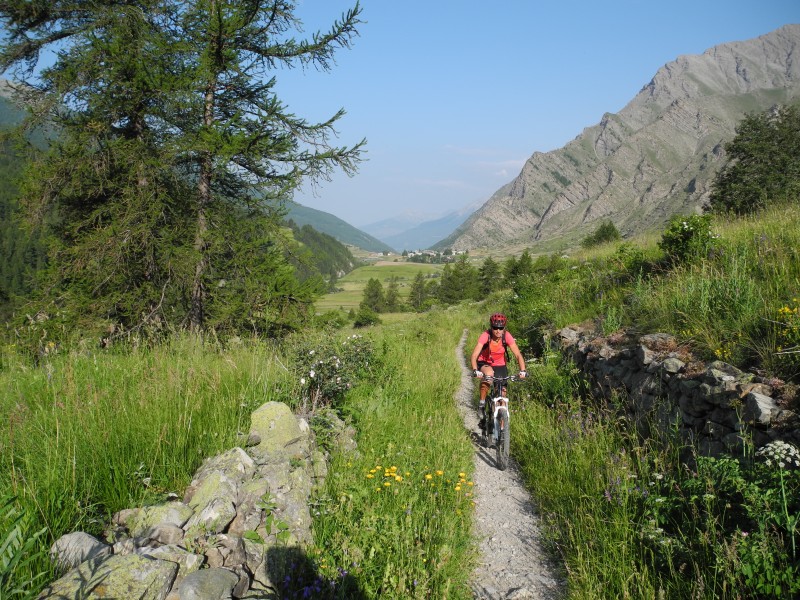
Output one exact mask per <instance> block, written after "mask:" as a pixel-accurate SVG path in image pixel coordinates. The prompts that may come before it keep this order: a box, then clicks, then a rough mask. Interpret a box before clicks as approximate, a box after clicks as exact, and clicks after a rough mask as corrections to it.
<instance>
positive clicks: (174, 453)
mask: <svg viewBox="0 0 800 600" xmlns="http://www.w3.org/2000/svg"><path fill="white" fill-rule="evenodd" d="M4 352H5V354H4V357H3V361H2V364H3V368H2V371H0V414H2V416H3V419H2V429H0V465H1V467H0V497H2V496H13V497H15V498H16V499H17V503H18V510H19V511H21V512H22V513H24V514H26V515H27V516H28V518H29V519H30V522H31V525H30V529H31V530H38V529H39V528H45V529H46V532H47V533H46V535H44V536H42V537H41V538H40V544H41V545H43V546H44V547H49V544H50V543H52V542H53V540H55V539H57V538H58V537H59V536H61V535H62V534H64V533H66V532H68V531H72V530H76V529H81V530H84V531H88V532H90V533H94V534H100V533H101V531H102V528H103V526H104V524H105V523H108V520H109V516H110V515H111V514H112V513H114V512H115V511H118V510H120V509H122V508H126V507H131V506H138V505H141V504H142V503H147V502H149V501H153V500H160V499H162V498H163V497H164V495H165V494H166V493H168V492H175V493H177V494H178V495H181V494H182V491H183V489H184V488H185V486H186V485H187V484H188V482H189V478H190V477H191V475H192V473H193V472H194V471H195V469H196V468H197V466H198V465H199V464H200V462H201V461H202V460H203V459H204V458H206V457H208V456H211V455H213V454H215V453H218V452H220V451H222V450H225V449H227V448H230V447H232V446H233V445H235V443H236V442H235V441H236V435H237V432H239V431H242V430H243V429H244V430H245V431H246V428H247V427H248V426H249V422H248V418H249V414H250V412H252V410H254V409H255V408H256V407H257V406H259V405H260V404H262V403H263V402H265V401H267V400H269V399H274V398H276V397H279V398H281V399H283V398H284V397H286V396H287V393H286V387H287V385H288V383H287V385H284V383H282V382H286V380H287V376H288V375H287V373H286V372H285V369H284V368H283V367H282V366H281V364H280V362H279V361H278V360H276V356H275V354H274V351H273V350H272V349H271V348H268V347H266V346H264V345H253V346H241V347H238V348H232V349H227V350H221V351H216V350H209V348H208V347H207V346H204V345H203V344H201V343H200V342H198V341H196V340H192V339H188V338H187V339H179V340H173V341H172V342H171V343H170V344H167V345H164V346H161V347H157V348H137V349H129V350H126V351H124V352H118V353H102V354H86V353H66V354H61V353H59V352H58V350H57V349H53V350H52V351H51V352H50V353H49V354H48V355H47V356H46V357H45V358H44V359H43V361H42V364H41V365H40V366H38V367H31V366H30V365H29V364H28V363H26V362H25V361H23V360H22V359H19V358H16V357H15V355H14V353H13V350H10V349H8V348H7V349H5V351H4ZM29 567H30V568H31V569H32V571H31V573H33V570H34V569H40V570H46V569H47V568H48V565H47V564H46V562H45V563H44V564H42V563H41V562H39V563H38V564H31V565H29Z"/></svg>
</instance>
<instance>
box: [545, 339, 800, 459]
mask: <svg viewBox="0 0 800 600" xmlns="http://www.w3.org/2000/svg"><path fill="white" fill-rule="evenodd" d="M556 338H557V340H558V342H559V344H560V348H561V350H562V351H563V352H564V353H566V354H567V355H568V356H569V357H570V358H571V359H572V360H573V361H574V362H575V364H576V365H577V367H578V368H579V369H581V371H582V372H583V373H584V375H586V376H587V378H588V379H589V381H590V382H591V384H592V385H593V388H594V389H593V391H594V393H595V395H598V396H600V397H605V398H610V397H611V396H612V395H613V396H616V397H618V398H620V399H621V401H622V403H623V408H624V410H625V412H626V413H627V416H628V417H629V418H630V419H631V421H632V422H633V423H635V425H636V428H637V430H638V431H639V433H640V434H641V435H643V436H645V437H664V436H666V435H668V434H669V433H670V432H675V433H677V434H679V435H680V437H681V439H682V440H683V441H684V442H686V443H691V444H692V445H693V446H694V447H696V448H698V450H699V452H700V453H701V454H703V455H706V456H719V455H721V454H733V455H741V453H742V450H743V449H744V445H745V443H746V440H747V439H752V441H753V443H754V444H755V446H756V447H760V446H763V445H765V444H767V443H769V442H771V441H774V440H783V441H788V442H792V443H794V444H795V445H800V418H799V417H798V414H797V412H796V410H795V409H794V404H795V402H796V401H797V400H798V399H795V398H794V395H796V390H793V389H792V386H789V385H786V384H785V383H784V382H783V381H780V380H777V379H769V378H765V377H761V376H758V375H756V374H753V373H746V372H743V371H741V370H740V369H737V368H736V367H734V366H733V365H730V364H727V363H725V362H722V361H714V362H711V363H708V364H706V363H703V362H700V361H698V360H696V359H695V358H694V357H693V356H692V355H691V353H689V351H688V350H687V349H685V348H681V347H680V346H679V344H678V342H677V340H676V339H675V338H674V337H673V336H670V335H668V334H663V333H654V334H649V335H642V336H633V335H630V334H622V333H618V334H615V335H612V336H605V337H604V336H599V335H597V334H596V333H594V332H593V331H591V330H589V329H584V328H582V327H580V326H574V325H573V326H570V327H566V328H564V329H562V330H561V331H559V332H558V334H557V336H556Z"/></svg>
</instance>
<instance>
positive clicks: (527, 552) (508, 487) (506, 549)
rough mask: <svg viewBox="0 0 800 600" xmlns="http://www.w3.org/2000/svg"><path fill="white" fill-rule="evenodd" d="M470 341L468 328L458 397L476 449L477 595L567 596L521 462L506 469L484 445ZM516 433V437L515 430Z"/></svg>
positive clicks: (548, 599) (496, 599)
mask: <svg viewBox="0 0 800 600" xmlns="http://www.w3.org/2000/svg"><path fill="white" fill-rule="evenodd" d="M466 340H467V330H464V334H463V335H462V336H461V341H460V342H459V345H458V348H456V356H457V358H458V362H459V364H460V365H461V385H460V386H459V389H458V391H457V392H456V396H455V400H456V404H457V406H458V408H459V410H460V411H461V415H462V417H463V418H464V426H465V427H466V428H467V431H469V432H470V433H471V435H472V441H473V444H474V447H475V475H474V477H473V480H474V482H475V504H476V506H475V521H476V522H475V526H476V527H475V529H476V532H477V535H478V537H479V544H480V557H479V560H478V568H477V569H476V570H475V572H474V573H473V576H472V580H473V583H472V590H473V593H474V595H475V598H476V599H480V600H500V599H504V598H509V599H514V600H523V599H524V600H528V599H531V600H555V599H558V598H563V597H564V595H565V594H564V589H565V586H564V582H563V581H562V580H561V579H560V576H559V574H558V570H557V569H556V568H555V566H554V565H553V563H552V560H551V559H550V558H549V557H548V556H547V555H546V553H545V552H544V550H543V549H542V542H541V532H540V530H539V516H538V514H537V512H536V507H535V506H534V505H533V503H532V502H531V498H530V495H529V494H528V492H527V491H526V490H525V488H524V486H523V485H522V477H521V475H520V472H519V468H518V466H517V464H516V462H515V461H514V460H513V459H511V463H510V464H509V466H508V469H506V470H505V471H500V470H499V469H497V467H495V454H494V450H490V449H488V448H483V447H482V446H481V445H480V442H479V435H478V414H477V411H476V409H475V406H474V403H473V391H474V389H475V380H474V378H473V377H472V376H471V372H470V370H469V368H468V367H467V365H466V364H465V363H464V344H465V343H466ZM512 410H513V407H512ZM511 422H512V424H513V412H512V420H511ZM511 431H512V435H513V431H514V430H513V428H512V430H511Z"/></svg>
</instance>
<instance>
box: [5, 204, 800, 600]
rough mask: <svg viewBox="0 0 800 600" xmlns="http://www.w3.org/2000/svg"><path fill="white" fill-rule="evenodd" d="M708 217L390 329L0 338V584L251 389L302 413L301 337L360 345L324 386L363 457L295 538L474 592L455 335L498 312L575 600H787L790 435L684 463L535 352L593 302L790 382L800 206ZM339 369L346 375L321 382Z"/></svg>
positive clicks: (337, 471) (240, 416)
mask: <svg viewBox="0 0 800 600" xmlns="http://www.w3.org/2000/svg"><path fill="white" fill-rule="evenodd" d="M712 229H713V232H714V237H713V239H714V243H713V245H712V246H711V247H709V248H708V249H707V250H708V251H707V252H706V253H705V254H703V255H702V256H694V257H692V258H691V260H686V261H683V262H680V263H671V262H670V261H668V260H667V258H668V257H665V256H664V252H663V250H662V249H661V248H659V246H658V240H657V239H654V238H648V239H646V240H642V241H637V240H628V241H626V242H623V243H617V244H610V245H607V246H604V247H600V248H597V249H594V250H593V251H591V252H590V251H587V250H583V251H581V252H576V253H575V254H574V255H573V256H572V257H571V258H562V257H561V256H560V255H559V256H556V257H542V258H541V259H539V260H537V261H535V263H534V271H533V272H532V273H531V274H529V275H528V276H527V278H526V279H525V280H524V281H521V282H514V283H512V284H511V287H510V289H509V290H507V291H506V292H504V293H500V294H497V295H495V296H493V298H492V299H491V305H489V304H488V303H487V304H486V305H481V304H475V303H462V304H460V305H456V306H451V307H435V308H433V309H431V310H430V311H427V312H425V313H422V314H416V313H403V314H398V315H385V314H382V315H381V318H382V322H383V324H382V325H379V326H375V327H370V328H363V329H358V330H352V329H350V328H348V327H344V328H342V329H339V330H335V331H333V330H324V331H312V330H308V331H305V332H303V333H302V334H300V335H297V336H291V337H288V338H287V339H285V340H283V341H281V342H276V341H270V342H267V341H265V340H257V339H253V340H234V341H231V342H230V343H225V344H223V343H211V342H206V343H200V342H198V341H197V340H193V339H191V338H182V339H176V340H173V341H172V342H170V343H167V344H164V345H160V346H154V347H145V346H140V347H128V348H117V349H111V350H99V349H93V350H90V349H72V350H70V349H62V348H58V347H53V348H51V349H49V351H48V352H47V353H46V354H45V355H44V356H43V357H41V360H40V362H39V364H38V365H36V366H34V365H32V364H31V363H30V362H29V361H27V360H26V359H25V358H23V357H22V356H21V355H20V354H19V353H18V351H17V349H15V348H14V347H13V346H10V345H6V346H3V347H2V348H1V349H0V414H2V423H3V426H2V429H0V461H2V463H0V464H2V469H0V547H3V548H5V553H4V554H2V558H3V560H2V562H0V591H1V592H0V597H7V596H11V594H12V592H13V591H14V590H18V591H19V593H18V594H16V596H15V597H20V598H26V597H34V596H35V594H36V592H37V590H38V589H40V588H41V585H42V584H43V581H44V580H45V579H47V577H49V576H51V572H50V571H49V567H48V562H47V560H46V557H45V554H46V551H47V548H49V545H50V544H51V543H52V541H53V540H54V539H55V538H57V537H58V536H59V535H61V534H62V533H65V532H67V531H71V530H74V529H83V530H86V531H89V532H91V533H95V534H98V535H101V534H102V530H103V527H104V524H105V523H107V522H108V519H109V517H110V515H111V514H112V513H113V512H115V511H117V510H119V509H121V508H126V507H130V506H135V505H138V504H141V503H148V502H155V501H160V500H163V499H164V498H165V497H166V495H167V494H169V493H170V492H173V493H178V494H180V493H181V492H182V490H183V488H184V487H185V486H186V485H187V484H188V482H189V478H190V477H191V475H192V473H193V472H194V470H195V469H196V467H197V466H198V465H199V464H200V462H201V461H202V460H203V458H205V457H206V456H210V455H213V454H215V453H218V452H219V451H222V450H225V449H227V448H229V447H231V446H233V445H235V444H236V436H237V433H238V432H240V431H246V429H247V427H248V417H249V415H250V413H251V412H252V410H253V409H255V408H256V407H257V406H259V405H260V404H261V403H262V402H265V401H267V400H280V401H284V402H287V403H288V404H289V405H290V406H292V407H294V408H296V409H298V410H299V409H301V408H304V407H305V408H306V409H307V408H308V400H309V397H310V395H311V392H312V390H311V389H310V388H309V387H308V383H307V381H308V379H309V378H308V374H309V373H308V369H309V365H307V364H306V363H305V362H304V359H303V357H304V356H308V355H309V352H310V349H314V350H315V354H314V356H315V357H317V356H319V357H324V356H325V355H327V354H328V353H336V355H337V356H341V355H342V354H341V353H340V352H341V351H342V349H343V348H344V347H345V346H344V345H345V344H348V343H349V344H350V346H347V348H350V347H351V346H352V345H354V344H356V343H357V344H359V346H358V347H357V348H354V350H353V352H352V353H351V354H349V355H347V356H348V360H347V361H346V362H347V365H346V366H345V367H343V368H349V369H351V371H349V372H348V373H339V372H331V373H328V374H327V375H326V377H329V383H330V384H331V387H330V390H329V391H327V392H326V393H327V394H328V396H327V397H328V398H329V400H328V401H329V403H330V404H331V405H332V406H333V407H334V408H335V409H336V410H337V411H338V412H339V413H340V414H341V415H342V416H343V417H345V418H346V419H348V420H350V421H351V422H352V423H353V424H354V425H355V426H356V429H357V431H358V438H357V441H358V448H359V453H358V454H357V455H353V454H339V453H337V452H336V451H335V449H334V452H333V455H332V462H331V465H330V469H329V476H328V479H327V481H326V486H325V488H324V489H322V490H320V491H319V493H318V494H317V495H316V496H315V497H314V498H313V499H312V512H313V514H314V531H313V533H314V540H315V544H314V546H313V547H311V548H309V549H307V553H308V557H309V559H310V560H311V562H312V564H313V565H314V566H315V569H316V573H317V575H318V576H320V577H323V578H324V579H326V580H328V581H329V582H330V583H331V586H330V589H331V596H330V597H336V598H352V597H361V598H379V597H381V598H383V597H387V598H454V599H459V598H464V599H466V598H471V597H472V596H471V592H470V590H469V585H468V580H469V577H470V574H471V573H472V570H473V568H474V567H475V565H476V560H477V554H476V553H477V548H476V545H475V541H474V540H473V539H472V536H471V534H472V530H471V527H472V521H471V519H472V510H473V507H472V501H471V496H472V494H473V493H474V488H475V483H474V481H473V480H472V460H473V449H472V446H471V443H470V440H469V435H468V432H466V431H465V430H464V428H463V425H462V423H461V419H460V417H459V415H458V412H457V408H456V406H455V403H454V402H453V395H454V392H455V390H456V386H457V385H458V384H459V371H458V368H457V367H458V363H457V357H456V355H455V348H456V346H457V344H458V341H459V339H460V338H461V335H462V332H463V330H464V329H465V328H467V329H468V335H469V337H468V343H467V345H466V351H468V350H469V348H470V342H471V341H472V340H474V339H475V336H477V335H478V333H479V332H480V331H481V330H482V329H483V327H484V322H485V319H486V315H487V314H488V313H489V312H493V311H495V310H498V309H503V310H505V311H506V312H507V313H508V314H509V315H510V318H511V325H510V329H511V330H512V331H514V332H515V334H516V333H517V332H519V333H520V335H519V336H518V339H520V341H521V343H523V345H524V347H525V349H526V356H527V358H528V368H529V373H530V377H529V381H528V383H527V384H526V385H524V386H517V389H516V390H515V391H514V393H517V394H519V396H518V400H519V401H518V402H516V405H517V407H518V408H517V410H516V416H515V418H514V419H513V420H512V425H513V429H512V436H511V437H512V454H513V455H514V456H515V458H516V460H517V461H518V462H519V464H520V466H521V468H522V472H523V474H524V478H525V481H526V485H528V487H529V489H530V491H531V494H532V497H533V499H534V501H535V503H536V504H537V506H538V507H539V512H540V514H541V515H542V519H543V530H544V532H545V535H546V537H547V540H548V542H549V549H550V551H551V552H552V553H553V555H554V556H555V557H556V558H557V559H558V561H559V562H560V563H561V564H562V565H563V569H564V575H565V577H566V579H567V581H568V592H567V596H568V597H569V598H574V599H586V600H589V599H596V598H609V599H612V598H613V599H616V598H697V599H709V600H711V599H712V598H713V599H717V598H722V599H731V600H739V599H745V598H791V597H797V596H798V594H800V556H798V549H797V544H798V542H800V535H799V533H800V532H799V531H798V530H799V529H800V470H798V469H797V468H795V465H796V464H797V465H800V454H798V453H797V449H796V448H794V447H791V446H789V447H783V446H780V445H774V446H770V447H765V448H762V449H757V448H752V447H751V448H749V449H748V451H747V453H746V456H743V457H724V458H720V459H716V460H712V459H705V458H703V457H700V456H698V457H697V460H696V464H694V465H692V466H691V467H688V466H687V465H684V464H682V463H680V461H679V460H678V455H679V451H680V450H685V448H684V447H683V444H684V442H681V441H680V440H678V439H675V441H674V442H673V444H671V445H669V446H667V447H656V446H655V445H654V444H651V443H650V442H648V441H647V440H640V439H637V438H636V437H635V436H634V435H632V433H631V431H630V429H629V428H628V427H627V424H626V422H625V421H624V420H623V419H620V418H619V415H618V414H617V413H616V412H615V410H614V403H613V402H612V403H611V404H610V405H609V404H603V403H600V402H598V401H596V400H595V399H592V398H587V397H585V396H584V395H583V394H582V393H581V391H582V386H581V385H580V377H579V374H578V373H577V371H576V370H575V369H574V367H573V365H571V364H570V363H569V362H568V361H566V360H564V359H563V358H562V357H561V356H560V355H558V354H557V353H554V352H550V351H547V350H544V351H542V350H537V351H534V350H533V348H535V347H536V345H535V344H534V343H533V341H534V338H536V337H537V336H541V332H542V331H543V329H544V328H547V327H560V326H564V325H567V324H569V323H573V322H580V321H585V320H587V319H591V320H593V321H594V322H595V323H597V324H598V326H599V327H600V328H601V329H602V330H603V331H606V332H607V333H610V332H613V331H615V330H617V329H618V328H620V327H634V328H636V329H638V330H640V331H643V332H655V331H663V332H667V333H672V334H673V335H676V336H678V337H679V339H680V340H681V342H682V343H685V344H687V345H689V346H690V347H691V348H692V349H693V350H694V351H695V352H697V353H698V354H700V355H702V356H705V357H706V358H708V359H714V358H723V359H725V360H729V361H730V362H732V363H734V364H737V365H739V366H743V367H753V368H759V369H764V370H765V372H767V373H770V374H772V375H774V376H780V377H782V378H783V379H784V380H786V381H787V382H789V383H790V385H792V382H793V383H794V384H797V383H798V373H799V372H800V360H798V357H799V356H800V355H798V354H797V353H793V352H792V351H791V349H792V348H796V347H797V345H798V343H800V334H798V330H800V306H798V300H797V299H798V298H800V257H799V256H798V254H797V253H798V248H800V210H798V208H797V207H796V206H789V207H783V208H782V209H780V210H778V209H775V210H771V211H766V212H764V213H762V214H760V215H759V217H758V218H747V219H735V220H734V219H731V220H726V219H717V220H715V221H714V223H713V227H712ZM425 268H432V267H431V266H428V265H416V264H396V263H388V264H381V265H372V266H369V267H365V268H363V269H360V270H359V271H357V272H354V273H352V274H350V275H349V276H348V278H343V280H344V279H348V280H349V282H350V284H351V285H352V288H351V291H350V293H351V294H352V296H353V298H354V302H355V303H356V304H357V303H358V301H360V298H359V295H360V291H359V290H361V289H363V285H365V284H366V281H368V280H369V279H370V278H372V277H375V278H378V279H379V280H381V281H382V282H384V284H385V282H387V281H388V280H389V278H390V277H400V276H404V277H406V278H407V279H406V281H410V280H411V279H413V277H414V276H415V274H416V273H417V272H418V271H419V270H420V269H425ZM401 289H402V288H401ZM333 296H335V294H334V295H333ZM333 306H335V307H336V308H338V306H339V304H338V303H335V304H333ZM345 376H346V377H347V378H348V381H351V380H352V381H353V383H354V385H353V386H352V388H350V389H345V388H344V387H339V388H336V387H335V385H334V384H333V382H335V381H338V379H337V378H338V377H345ZM304 382H305V383H304ZM315 382H317V383H315V385H318V386H319V388H317V390H321V389H328V388H325V385H324V382H322V381H320V380H319V379H317V380H315ZM795 402H796V401H795ZM796 406H797V405H796V404H795V405H794V408H795V409H796ZM312 421H313V419H312ZM14 499H15V500H14ZM345 572H346V573H347V577H346V578H345V577H344V576H343V573H345ZM37 574H41V576H40V577H39V578H37V577H36V576H37ZM301 584H302V582H299V583H298V585H301ZM302 591H303V590H302V588H298V589H297V590H295V592H296V593H297V594H301V593H302Z"/></svg>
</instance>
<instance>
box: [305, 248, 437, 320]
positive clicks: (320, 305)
mask: <svg viewBox="0 0 800 600" xmlns="http://www.w3.org/2000/svg"><path fill="white" fill-rule="evenodd" d="M443 268H444V265H429V264H421V263H410V262H396V263H395V262H388V261H387V262H381V263H380V264H375V265H367V266H364V267H359V268H357V269H355V270H354V271H351V272H350V273H348V274H347V275H345V276H344V277H342V278H341V279H339V280H338V281H337V283H336V286H337V287H338V288H340V289H341V290H342V291H339V292H334V293H330V294H326V295H325V296H323V297H322V298H320V299H319V300H318V301H317V302H316V307H317V312H319V313H323V312H326V311H328V310H336V309H339V308H342V309H344V310H345V311H349V310H350V309H354V310H358V305H359V304H360V303H361V300H362V299H363V298H364V288H365V287H366V286H367V282H368V281H369V280H370V279H377V280H378V281H380V282H381V284H382V285H383V289H384V290H386V286H387V285H388V283H389V280H390V279H391V278H393V277H396V278H397V280H398V283H399V286H400V298H401V299H402V300H403V301H405V300H406V299H407V298H408V294H409V292H410V291H411V284H412V283H413V281H414V278H415V277H416V276H417V273H420V272H421V273H423V274H424V275H426V276H427V275H435V274H437V273H440V272H441V270H442V269H443ZM381 318H383V316H381Z"/></svg>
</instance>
